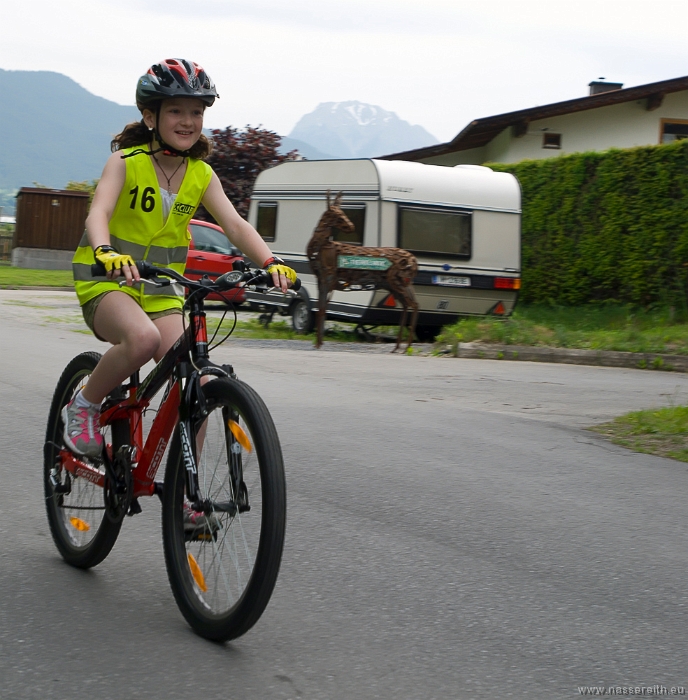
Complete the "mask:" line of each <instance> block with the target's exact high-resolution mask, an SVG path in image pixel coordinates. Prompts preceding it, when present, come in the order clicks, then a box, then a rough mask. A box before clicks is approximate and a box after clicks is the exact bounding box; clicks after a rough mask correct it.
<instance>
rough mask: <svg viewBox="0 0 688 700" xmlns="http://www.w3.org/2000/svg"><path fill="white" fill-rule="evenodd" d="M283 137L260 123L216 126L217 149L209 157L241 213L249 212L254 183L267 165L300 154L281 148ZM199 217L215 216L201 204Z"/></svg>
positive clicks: (292, 158) (270, 165) (246, 213)
mask: <svg viewBox="0 0 688 700" xmlns="http://www.w3.org/2000/svg"><path fill="white" fill-rule="evenodd" d="M281 140H282V139H281V137H280V136H278V135H277V134H276V133H275V132H274V131H269V130H267V129H261V128H260V127H259V126H258V127H254V126H247V127H246V128H245V129H244V130H243V131H240V130H239V129H237V128H235V127H232V126H228V127H227V128H226V129H213V138H212V141H213V152H212V153H211V154H210V156H209V157H208V158H207V159H206V160H207V163H208V165H210V167H211V168H212V169H213V170H214V171H215V172H216V173H217V176H218V177H219V178H220V183H221V184H222V189H223V190H224V191H225V194H226V195H227V197H228V198H229V201H230V202H232V204H233V205H234V206H235V207H236V210H237V211H238V212H239V214H240V215H241V216H243V217H244V218H246V217H247V216H248V208H249V204H250V201H251V192H252V191H253V183H254V182H255V181H256V178H257V177H258V175H259V173H261V172H262V171H263V170H265V169H266V168H269V167H272V166H273V165H278V164H279V163H284V162H285V161H289V160H297V159H298V158H299V155H298V152H297V151H290V152H289V153H287V154H281V153H278V152H277V149H278V148H279V145H280V143H281ZM196 217H197V218H199V219H203V220H205V221H213V218H212V217H211V216H210V214H208V212H206V211H205V209H204V208H203V207H199V209H198V212H197V213H196Z"/></svg>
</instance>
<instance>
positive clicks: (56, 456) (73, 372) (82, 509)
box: [43, 352, 129, 569]
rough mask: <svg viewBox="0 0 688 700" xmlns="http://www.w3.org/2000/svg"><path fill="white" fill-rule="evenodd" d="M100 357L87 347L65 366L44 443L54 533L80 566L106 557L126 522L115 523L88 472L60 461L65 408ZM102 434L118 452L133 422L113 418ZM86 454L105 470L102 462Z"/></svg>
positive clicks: (66, 553) (45, 481)
mask: <svg viewBox="0 0 688 700" xmlns="http://www.w3.org/2000/svg"><path fill="white" fill-rule="evenodd" d="M99 360H100V355H99V354H98V353H95V352H84V353H82V354H81V355H77V356H76V357H75V358H74V359H73V360H72V361H71V362H70V363H69V364H68V365H67V367H66V368H65V370H64V372H63V373H62V376H61V377H60V380H59V381H58V383H57V387H56V388H55V394H54V395H53V400H52V404H51V405H50V415H49V417H48V429H47V431H46V436H45V447H44V465H43V484H44V491H45V506H46V509H47V512H48V523H49V524H50V532H51V534H52V536H53V540H54V541H55V545H56V546H57V549H58V550H59V552H60V554H61V555H62V557H63V558H64V560H65V561H66V562H67V563H68V564H71V565H72V566H76V567H79V568H81V569H88V568H90V567H92V566H96V564H99V563H100V562H101V561H103V559H105V557H106V556H107V555H108V554H109V553H110V550H111V549H112V548H113V546H114V545H115V541H116V540H117V536H118V535H119V531H120V528H121V527H122V523H121V522H118V523H114V522H111V520H110V519H109V518H108V517H107V516H106V514H105V497H104V492H103V489H102V488H101V487H100V486H96V485H95V484H93V483H91V481H89V480H88V479H87V478H85V477H83V476H76V475H74V474H71V473H69V472H68V471H67V470H66V469H64V468H63V466H62V463H61V460H60V450H62V449H65V445H64V438H63V433H64V425H63V423H62V416H61V413H62V408H63V406H65V405H66V404H68V403H69V402H70V401H71V400H72V398H73V397H74V396H75V394H76V393H77V391H79V390H80V389H81V388H82V387H83V386H85V384H86V381H87V380H88V378H89V377H90V376H91V373H92V372H93V370H94V369H95V368H96V365H97V364H98V361H99ZM103 438H104V439H105V442H106V444H108V443H109V444H111V445H112V447H111V449H113V451H116V450H117V447H118V446H120V445H125V444H127V443H128V442H129V425H128V423H127V422H126V421H117V422H116V423H113V424H112V425H111V426H108V427H107V428H106V430H105V431H104V435H103ZM82 459H84V460H85V461H89V462H91V463H92V466H94V467H95V468H96V469H99V471H100V472H101V473H102V474H105V469H104V467H103V464H102V462H99V461H92V460H89V459H88V458H86V457H84V458H82Z"/></svg>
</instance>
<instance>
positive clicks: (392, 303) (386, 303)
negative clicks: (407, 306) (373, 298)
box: [382, 294, 397, 309]
mask: <svg viewBox="0 0 688 700" xmlns="http://www.w3.org/2000/svg"><path fill="white" fill-rule="evenodd" d="M382 305H383V306H389V307H390V308H392V309H393V308H394V307H395V306H396V305H397V300H396V299H395V298H394V297H393V296H392V295H391V294H390V295H389V296H388V297H387V298H386V299H385V301H384V303H383V304H382Z"/></svg>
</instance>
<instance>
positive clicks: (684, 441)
mask: <svg viewBox="0 0 688 700" xmlns="http://www.w3.org/2000/svg"><path fill="white" fill-rule="evenodd" d="M590 430H593V431H595V432H596V433H600V434H601V435H604V436H605V437H608V438H609V439H610V440H611V441H612V442H613V443H615V444H617V445H623V446H624V447H628V448H630V449H631V450H633V451H635V452H645V453H647V454H653V455H659V456H660V457H672V458H673V459H678V460H681V461H682V462H688V406H671V407H668V408H660V409H656V410H650V411H634V412H633V413H628V414H626V415H625V416H621V417H619V418H615V419H614V420H613V421H610V422H609V423H603V424H602V425H597V426H594V427H592V428H590Z"/></svg>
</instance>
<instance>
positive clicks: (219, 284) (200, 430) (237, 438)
mask: <svg viewBox="0 0 688 700" xmlns="http://www.w3.org/2000/svg"><path fill="white" fill-rule="evenodd" d="M137 265H138V267H139V272H140V274H141V277H142V279H144V280H145V281H146V283H149V284H154V285H155V286H166V285H169V284H174V283H179V284H182V285H183V286H185V287H186V288H187V289H188V292H189V293H188V297H187V300H186V304H185V306H186V308H187V309H188V311H189V324H188V327H186V329H185V332H184V334H183V335H182V336H181V337H180V338H179V340H178V341H177V342H176V343H175V344H174V345H173V346H172V348H170V350H169V351H168V352H167V353H166V354H165V356H164V357H163V358H162V359H161V360H160V362H158V363H157V364H156V366H155V367H154V368H153V370H152V371H151V372H150V374H149V375H148V376H147V377H146V378H145V379H144V380H143V381H141V380H140V376H139V372H136V373H135V374H133V375H132V376H131V377H130V379H129V383H128V384H123V385H120V386H119V387H117V388H116V389H115V390H114V391H112V392H111V393H110V394H109V395H108V397H107V398H106V399H105V401H104V402H103V405H102V407H101V419H100V424H101V427H102V429H103V435H104V438H105V447H104V449H103V452H102V455H101V458H100V459H93V460H92V459H89V458H87V457H80V456H77V455H75V454H73V453H72V452H71V451H70V450H69V449H67V448H66V447H65V445H64V441H63V437H62V435H63V423H62V418H61V411H62V408H63V406H65V405H66V404H67V403H68V402H69V401H71V399H72V397H73V396H74V395H75V393H76V392H77V391H78V390H79V388H80V387H82V386H83V385H84V384H85V381H86V379H87V378H88V376H89V375H90V374H91V372H92V371H93V370H94V368H95V366H96V365H97V364H98V360H99V359H100V354H98V353H94V352H85V353H82V354H80V355H78V356H77V357H75V358H74V359H73V360H72V361H71V362H70V363H69V364H68V365H67V367H66V368H65V370H64V371H63V373H62V376H61V377H60V380H59V381H58V383H57V387H56V389H55V394H54V396H53V399H52V404H51V407H50V415H49V419H48V428H47V433H46V441H45V447H44V461H45V464H44V487H45V500H46V507H47V513H48V522H49V524H50V531H51V534H52V537H53V540H54V541H55V544H56V546H57V549H58V551H59V552H60V554H61V555H62V557H63V558H64V559H65V561H67V563H69V564H71V565H72V566H75V567H79V568H84V569H86V568H90V567H93V566H96V565H97V564H99V563H100V562H102V561H103V560H104V559H105V558H106V557H107V555H108V554H109V553H110V551H111V550H112V548H113V546H114V544H115V541H116V540H117V536H118V534H119V532H120V529H121V527H122V522H123V520H124V517H125V516H126V515H136V514H137V513H140V512H141V506H140V504H139V499H140V498H142V497H144V496H154V495H157V496H158V497H160V500H161V501H162V529H163V547H164V554H165V564H166V568H167V573H168V577H169V580H170V585H171V587H172V591H173V593H174V597H175V600H176V602H177V605H178V606H179V609H180V611H181V612H182V614H183V616H184V617H185V618H186V620H187V622H188V623H189V624H190V625H191V627H192V628H193V629H194V630H195V631H196V632H197V633H198V634H199V635H201V636H203V637H205V638H207V639H211V640H215V641H228V640H230V639H234V638H236V637H239V636H240V635H242V634H244V633H245V632H247V631H248V630H249V629H250V628H251V627H252V626H253V625H254V624H255V623H256V622H257V621H258V619H259V618H260V616H261V614H262V613H263V611H264V610H265V608H266V606H267V604H268V602H269V600H270V596H271V595H272V592H273V589H274V587H275V582H276V580H277V575H278V572H279V567H280V562H281V558H282V550H283V546H284V534H285V525H286V484H285V478H284V464H283V458H282V450H281V447H280V443H279V438H278V435H277V431H276V429H275V425H274V423H273V421H272V418H271V416H270V413H269V412H268V409H267V407H266V406H265V404H264V403H263V401H262V399H261V398H260V397H259V396H258V394H257V393H256V392H255V391H254V390H253V389H251V388H250V387H249V386H248V385H247V384H244V383H243V382H241V381H239V379H237V376H236V374H235V373H234V369H233V368H232V366H231V365H217V364H215V363H213V362H211V361H210V356H209V351H210V350H212V349H213V348H214V347H217V345H219V344H220V343H222V342H224V341H225V340H226V339H227V338H228V337H229V335H230V334H231V332H232V331H233V330H234V326H233V327H232V329H231V330H230V331H229V333H228V334H227V335H226V336H225V337H224V338H223V339H222V340H220V341H219V342H218V343H217V344H216V345H214V346H212V347H209V341H208V331H207V325H206V314H205V311H204V299H205V298H206V297H207V296H208V294H210V293H213V292H216V293H220V294H221V293H222V292H225V291H227V290H229V289H234V288H237V287H238V286H240V285H243V286H246V287H250V288H259V289H260V288H261V287H263V288H266V287H268V286H271V281H270V280H271V277H270V276H269V275H268V274H267V273H266V272H264V271H262V270H261V271H256V270H251V269H249V268H248V266H246V265H245V264H243V263H241V264H240V265H239V266H238V267H239V269H236V270H233V271H232V272H228V273H226V274H224V275H222V276H221V277H218V279H217V280H215V282H212V281H211V280H210V279H208V278H207V277H205V278H203V279H201V280H196V281H194V280H190V279H187V278H186V277H184V276H183V275H180V274H178V273H176V272H175V271H174V270H170V269H167V268H158V267H153V266H151V265H150V264H148V263H145V262H144V263H137ZM92 269H93V274H104V270H102V271H100V272H99V268H98V265H94V266H93V268H92ZM143 283H144V282H142V284H143ZM295 286H296V287H297V288H298V286H299V285H298V280H297V284H296V285H295ZM225 313H226V312H225ZM223 320H224V316H223ZM221 324H222V321H221V322H220V325H221ZM234 325H236V314H235V322H234ZM219 327H220V326H218V330H219ZM217 332H218V331H216V335H217ZM214 338H215V335H214V336H213V338H211V341H210V342H211V343H212V341H213V340H214ZM163 388H164V389H165V391H164V393H163V396H162V400H161V402H160V405H159V407H158V409H157V413H156V414H155V418H154V420H153V422H152V425H151V427H150V430H149V432H148V435H147V437H146V439H145V440H144V429H143V416H144V413H146V411H150V410H152V408H151V401H152V400H153V398H154V397H155V396H156V395H157V394H158V393H159V392H160V391H161V390H162V389H163ZM168 448H169V455H168V459H167V465H166V470H165V477H164V481H163V482H159V481H156V480H155V477H156V474H157V471H158V468H159V466H160V464H161V462H162V460H163V456H164V454H165V452H166V451H168ZM185 510H186V511H187V515H188V513H191V514H192V515H193V518H188V517H187V519H186V520H187V522H185V518H184V512H185ZM189 520H194V521H195V523H194V522H191V523H190V522H189Z"/></svg>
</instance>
